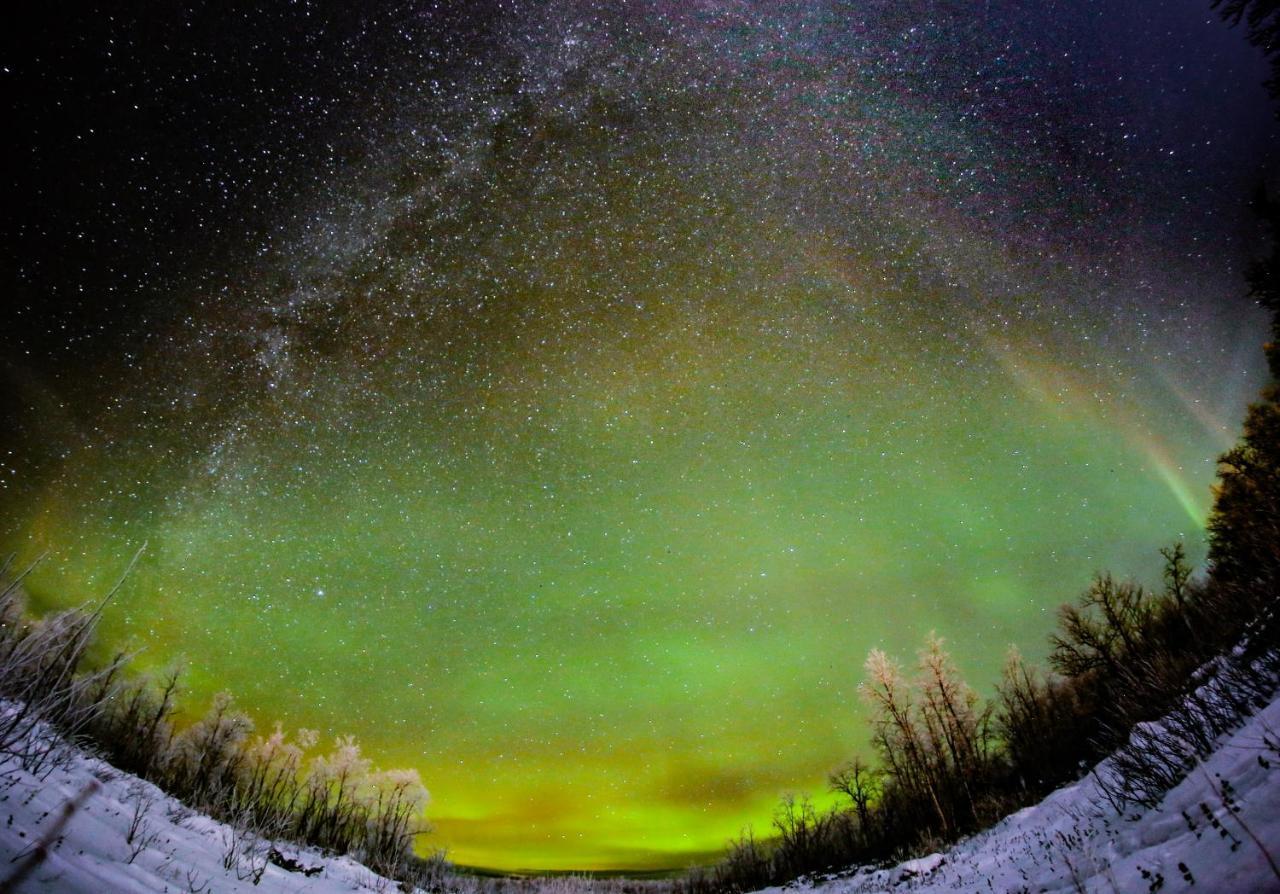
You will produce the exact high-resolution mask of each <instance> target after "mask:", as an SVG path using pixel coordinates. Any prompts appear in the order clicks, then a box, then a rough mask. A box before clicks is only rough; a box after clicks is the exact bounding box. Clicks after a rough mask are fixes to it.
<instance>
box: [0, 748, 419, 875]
mask: <svg viewBox="0 0 1280 894" xmlns="http://www.w3.org/2000/svg"><path fill="white" fill-rule="evenodd" d="M86 789H88V791H86ZM79 793H85V797H84V798H83V804H82V806H80V807H79V808H78V809H77V810H76V811H75V812H74V814H72V816H71V817H70V819H69V820H68V821H66V824H65V826H64V827H63V828H62V830H61V833H60V834H59V835H57V836H56V838H55V839H54V841H53V842H52V846H51V847H50V848H49V852H48V857H47V859H45V860H44V861H43V862H42V863H40V864H39V866H38V867H37V868H36V869H35V870H34V871H33V872H32V873H31V874H30V875H29V876H28V877H27V878H26V880H25V881H24V882H23V883H22V884H21V885H20V886H19V887H18V888H17V891H19V892H42V891H43V892H50V894H53V892H57V894H107V892H122V894H135V892H175V894H180V892H208V894H213V892H218V894H225V892H249V891H253V892H308V894H338V892H343V894H351V892H377V894H388V892H391V891H395V890H396V886H395V884H394V883H392V882H389V881H388V880H386V879H384V878H382V877H380V876H377V875H375V874H374V873H373V872H371V871H370V870H369V869H367V868H365V867H364V866H361V865H360V864H359V863H356V862H355V861H354V860H351V859H348V858H345V857H342V858H337V857H328V856H323V855H321V854H319V853H317V852H315V851H311V850H301V851H300V850H299V849H297V848H289V847H281V848H280V851H281V852H282V854H281V856H282V857H283V858H284V859H282V860H281V862H288V861H289V860H294V861H296V862H297V863H298V864H300V865H301V867H304V868H307V869H315V868H316V867H320V869H319V871H318V872H314V873H313V874H312V875H310V876H307V875H305V874H304V873H303V872H301V871H297V872H291V871H288V870H286V869H284V868H282V867H281V866H278V865H274V864H272V863H271V862H269V861H268V860H267V854H268V846H267V845H266V843H264V842H258V841H254V840H246V838H245V837H244V836H237V834H236V833H235V832H234V831H233V830H232V829H231V828H230V827H228V826H225V825H223V824H222V823H219V822H216V821H214V820H212V819H209V818H208V817H205V816H201V815H198V814H195V813H193V812H192V811H191V810H189V809H188V808H186V807H184V806H183V805H181V804H179V803H178V802H177V801H175V800H174V799H172V798H169V797H167V796H165V795H164V794H163V793H162V792H161V791H160V790H159V789H157V788H156V787H155V786H153V785H151V784H150V783H148V782H143V781H142V780H140V779H138V778H137V777H134V776H130V775H128V774H125V773H121V772H120V771H118V770H116V769H114V768H113V767H111V766H110V765H108V764H106V763H104V762H102V761H101V760H97V759H95V758H92V757H89V756H87V755H84V754H78V753H77V754H74V755H73V756H72V757H71V759H70V762H69V764H68V765H67V766H66V767H63V768H59V769H55V770H54V771H53V772H52V773H51V774H49V775H48V777H47V778H45V779H44V780H41V779H38V778H36V777H34V776H32V775H31V774H30V773H26V772H23V771H22V770H19V769H16V768H15V767H14V766H13V765H12V764H11V763H0V889H2V883H3V881H4V880H5V879H6V878H8V877H9V876H10V873H12V872H13V871H14V869H15V868H16V867H17V866H18V865H19V864H20V863H21V862H22V861H23V859H24V857H25V856H26V855H27V854H29V853H30V852H31V850H32V849H33V848H34V846H35V845H36V843H37V842H39V841H40V839H42V838H44V837H46V836H47V835H49V830H50V829H51V828H52V827H53V826H54V824H55V823H57V822H58V821H59V817H60V814H61V813H62V811H63V808H64V806H65V805H66V804H68V802H70V801H71V800H72V799H73V798H75V797H76V796H77V794H79ZM131 828H132V832H133V834H132V836H131V835H130V831H131ZM130 837H132V842H130ZM258 873H261V875H260V880H259V883H258V884H257V885H256V886H255V885H254V876H255V875H257V874H258Z"/></svg>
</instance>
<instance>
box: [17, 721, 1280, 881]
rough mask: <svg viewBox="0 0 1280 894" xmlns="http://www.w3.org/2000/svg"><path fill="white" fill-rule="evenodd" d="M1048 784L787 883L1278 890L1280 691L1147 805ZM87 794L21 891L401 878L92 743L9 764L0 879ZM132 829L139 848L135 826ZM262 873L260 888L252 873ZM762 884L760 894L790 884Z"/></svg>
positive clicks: (1085, 784) (1088, 785) (1080, 786)
mask: <svg viewBox="0 0 1280 894" xmlns="http://www.w3.org/2000/svg"><path fill="white" fill-rule="evenodd" d="M1107 772H1108V762H1107V761H1104V762H1103V763H1101V764H1099V765H1098V767H1096V768H1095V769H1094V771H1093V773H1091V774H1090V775H1089V776H1087V777H1085V778H1084V779H1083V780H1081V781H1080V782H1077V783H1076V784H1074V785H1070V786H1067V787H1065V788H1062V789H1059V790H1058V791H1056V792H1054V793H1053V794H1052V795H1050V796H1049V797H1048V798H1046V799H1045V800H1044V801H1042V802H1041V803H1040V804H1038V805H1036V806H1034V807H1029V808H1027V809H1025V810H1022V811H1020V812H1018V813H1016V814H1014V815H1013V816H1010V817H1007V818H1006V819H1005V820H1003V821H1002V822H1000V823H999V824H997V825H996V826H994V827H993V828H991V829H990V830H988V831H986V832H984V833H982V834H980V835H977V836H975V837H973V838H971V839H969V840H967V841H964V842H961V843H960V844H958V845H956V846H955V847H953V848H951V849H950V850H948V851H946V852H944V853H939V854H933V855H930V856H927V857H922V858H919V859H916V860H912V861H909V862H907V863H903V864H901V865H899V866H896V867H894V868H892V869H879V870H867V869H863V870H858V871H856V872H853V873H846V874H843V875H839V876H834V877H826V878H822V879H810V880H804V881H801V882H798V883H795V884H793V885H790V886H788V889H787V890H788V892H789V894H796V892H799V894H807V892H813V894H873V892H887V891H893V892H904V891H919V892H930V891H992V892H1019V891H1024V892H1040V891H1044V892H1059V891H1066V892H1077V891H1089V892H1092V891H1106V892H1124V894H1127V892H1145V891H1150V892H1155V891H1166V892H1170V891H1183V890H1188V889H1193V890H1195V891H1215V892H1228V894H1229V892H1249V894H1256V892H1267V891H1280V874H1278V873H1280V870H1276V869H1274V868H1273V866H1272V864H1271V863H1270V862H1269V859H1274V860H1280V699H1277V700H1275V701H1273V702H1272V703H1271V704H1270V705H1269V706H1268V707H1267V708H1265V709H1264V710H1262V711H1261V712H1259V713H1258V714H1257V715H1255V716H1254V717H1253V718H1251V719H1250V720H1249V721H1248V722H1247V723H1245V724H1244V725H1243V726H1242V727H1241V728H1240V729H1239V730H1238V731H1236V732H1235V733H1233V734H1231V735H1229V736H1227V737H1225V738H1224V740H1223V742H1222V743H1221V745H1220V747H1219V748H1218V750H1217V751H1216V752H1215V753H1214V754H1213V755H1211V756H1210V757H1209V758H1208V759H1207V760H1206V761H1204V762H1203V763H1201V764H1200V765H1198V766H1197V767H1196V768H1195V769H1194V770H1192V772H1191V773H1190V774H1189V775H1188V776H1187V778H1186V779H1185V780H1183V782H1182V783H1181V784H1180V785H1178V786H1177V787H1176V788H1174V789H1173V790H1171V791H1170V792H1169V793H1168V794H1167V795H1166V796H1165V798H1164V799H1163V800H1162V801H1161V802H1160V803H1159V804H1158V805H1157V806H1156V807H1155V808H1153V809H1151V810H1149V811H1139V810H1136V809H1130V810H1126V811H1125V813H1124V814H1119V813H1117V811H1116V810H1115V809H1114V807H1112V806H1111V805H1110V803H1109V802H1108V801H1107V799H1106V798H1105V797H1104V796H1103V794H1102V792H1101V790H1100V788H1099V785H1098V776H1099V775H1103V776H1105V774H1106V773H1107ZM87 787H89V788H93V790H92V792H91V793H88V794H87V795H86V796H85V798H84V802H83V805H82V806H81V807H80V808H79V809H77V810H76V811H75V812H74V813H73V814H72V816H71V817H70V819H69V820H68V821H67V822H66V825H65V827H64V828H63V829H62V830H61V833H60V834H59V835H57V836H56V837H55V838H56V840H55V841H54V843H53V845H52V846H51V848H50V850H49V855H48V858H47V859H46V860H45V861H44V862H43V863H41V864H40V865H39V866H38V868H36V870H35V871H34V872H33V873H32V874H31V875H30V876H29V877H28V878H27V879H26V881H25V882H23V883H22V885H21V886H20V887H19V888H18V890H19V891H22V892H38V891H50V892H59V894H62V892H65V894H101V892H123V894H135V892H191V891H196V892H199V891H209V892H213V891H217V892H249V891H254V892H314V894H330V892H332V894H336V892H344V894H348V892H377V894H390V892H391V891H394V890H395V889H396V886H395V885H394V884H393V883H392V882H390V881H388V880H386V879H384V878H381V877H379V876H377V875H375V874H374V873H373V872H372V871H370V870H369V869H367V868H366V867H364V866H361V865H360V864H359V863H357V862H355V861H354V860H352V859H350V858H346V857H333V856H329V855H325V854H321V853H319V852H317V851H315V850H312V849H299V848H289V847H284V846H281V847H280V851H281V852H282V854H281V856H282V857H283V858H284V859H282V860H281V861H280V862H291V861H296V862H294V863H293V865H294V867H295V869H301V868H309V869H316V868H317V867H318V868H319V871H318V872H316V873H315V874H313V875H311V876H307V875H304V874H303V873H302V872H301V871H290V870H288V869H285V868H284V867H282V866H279V865H275V864H274V863H271V862H268V861H267V859H266V855H267V848H268V845H267V844H266V843H265V842H258V841H252V840H249V841H246V840H245V839H244V838H243V836H242V837H240V838H237V836H236V833H235V832H234V831H233V830H232V829H230V828H229V827H227V826H225V825H223V824H222V823H219V822H216V821H214V820H212V819H209V818H208V817H204V816H200V815H197V814H195V813H193V812H192V811H190V810H189V809H188V808H186V807H184V806H183V805H181V804H179V803H178V802H177V801H175V800H174V799H172V798H169V797H167V796H165V795H164V794H163V793H162V792H160V791H159V790H158V789H156V788H155V787H154V786H152V785H150V784H149V783H146V782H143V781H142V780H139V779H137V778H136V777H133V776H129V775H128V774H124V773H121V772H119V771H118V770H115V769H114V768H112V767H111V766H109V765H108V764H106V763H104V762H102V761H101V760H98V759H96V758H94V757H92V756H89V755H87V754H84V753H82V752H72V753H71V756H70V757H69V759H68V761H66V762H65V765H63V766H59V767H57V768H56V769H54V770H53V771H52V772H50V773H49V774H48V775H47V776H46V777H45V778H43V779H41V778H37V777H35V776H33V775H32V774H30V773H27V772H25V771H23V770H21V769H19V768H17V767H16V766H15V765H14V764H13V763H12V762H11V761H10V762H7V763H6V762H0V884H2V880H3V879H4V878H5V877H6V876H7V875H8V874H9V873H10V872H11V871H12V870H13V868H14V867H15V866H17V865H18V864H19V863H20V862H21V861H22V860H23V857H24V855H26V854H28V853H30V851H31V850H32V848H33V847H34V845H35V843H36V842H37V841H38V840H39V839H41V838H42V837H44V836H47V835H49V833H50V829H51V828H52V827H54V825H55V824H56V823H58V822H59V818H60V814H61V813H62V812H63V809H64V805H66V804H67V803H68V802H70V801H72V800H73V799H75V798H76V796H77V794H78V793H82V792H84V791H85V789H86V788H87ZM131 827H133V829H134V834H133V835H132V843H131V842H130V837H131V836H130V834H129V833H130V829H131ZM256 872H261V878H260V880H259V882H258V884H256V885H255V884H254V878H253V875H254V874H255V873H256ZM781 891H782V889H778V888H771V889H766V891H765V892H762V894H781Z"/></svg>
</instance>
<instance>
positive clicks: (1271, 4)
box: [1212, 0, 1280, 97]
mask: <svg viewBox="0 0 1280 894" xmlns="http://www.w3.org/2000/svg"><path fill="white" fill-rule="evenodd" d="M1212 8H1213V9H1216V10H1217V11H1218V13H1219V14H1220V15H1221V16H1222V17H1223V18H1224V19H1225V20H1226V21H1227V23H1228V24H1229V25H1231V26H1232V27H1233V28H1234V27H1235V26H1237V25H1239V24H1240V23H1241V22H1243V23H1244V24H1245V28H1246V31H1247V36H1248V40H1249V43H1251V44H1253V45H1254V46H1255V47H1258V48H1259V49H1260V50H1262V52H1263V55H1265V56H1266V57H1267V60H1268V61H1269V62H1270V63H1271V77H1270V78H1269V79H1268V80H1267V82H1266V87H1267V89H1268V90H1269V91H1270V92H1271V95H1272V96H1273V97H1275V96H1280V0H1213V5H1212Z"/></svg>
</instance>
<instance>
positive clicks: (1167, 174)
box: [0, 0, 1275, 869]
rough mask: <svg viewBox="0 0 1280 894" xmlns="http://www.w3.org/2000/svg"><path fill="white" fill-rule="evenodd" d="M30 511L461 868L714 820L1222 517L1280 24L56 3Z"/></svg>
mask: <svg viewBox="0 0 1280 894" xmlns="http://www.w3.org/2000/svg"><path fill="white" fill-rule="evenodd" d="M45 6H46V7H48V8H47V9H45V10H44V12H43V13H42V14H43V15H45V16H46V17H47V18H46V20H45V21H43V22H38V23H32V24H30V25H28V26H27V27H26V29H25V30H24V29H22V28H11V29H9V31H10V33H9V34H8V35H7V37H6V38H5V40H6V42H7V44H8V45H6V46H5V48H4V58H3V62H2V71H0V78H2V79H3V80H2V81H0V83H3V85H4V87H3V89H4V91H5V95H6V98H7V102H6V107H7V108H6V119H7V121H6V128H5V130H6V134H7V139H6V141H5V143H6V145H5V149H4V151H5V152H6V154H7V155H8V156H9V158H8V161H7V163H6V165H5V169H4V170H5V172H4V175H3V189H4V206H5V208H6V209H7V211H6V215H5V219H4V220H3V222H2V223H0V227H2V228H3V244H2V246H0V251H2V252H3V257H2V261H0V262H2V263H3V277H4V278H3V283H4V288H5V290H6V295H5V298H4V300H3V302H0V383H2V386H0V388H2V390H0V410H2V411H3V413H4V417H3V418H4V420H5V421H4V424H3V428H2V429H0V548H3V549H4V550H5V551H8V550H16V551H18V552H19V554H20V559H29V558H33V557H34V556H36V555H37V554H39V553H41V552H42V551H45V550H47V551H48V556H47V558H46V559H45V560H44V562H43V564H42V565H41V566H40V569H39V570H38V572H37V573H36V574H35V575H34V576H33V578H32V582H31V586H30V588H29V589H30V591H31V595H32V598H33V601H34V603H35V604H36V606H38V607H40V608H48V607H52V606H61V605H71V604H77V603H79V602H81V601H83V600H84V599H87V598H89V597H90V596H93V595H95V594H101V593H103V592H105V590H106V589H107V588H108V587H109V586H110V585H111V583H113V582H114V580H115V578H116V577H117V576H118V575H119V574H120V572H121V571H122V570H123V568H124V567H125V565H126V564H127V562H128V559H129V557H130V556H132V555H133V553H134V552H135V551H136V550H137V549H138V548H139V547H140V546H141V545H142V543H143V542H146V543H147V550H146V552H145V554H144V556H143V558H142V560H141V562H140V565H139V567H138V569H137V571H136V572H135V573H134V575H133V576H132V577H131V578H130V580H129V581H128V583H127V585H126V586H125V588H124V590H123V592H122V593H121V595H120V597H119V598H118V600H117V602H115V603H114V604H113V606H112V608H111V609H110V611H109V612H108V615H107V617H106V621H105V626H104V635H105V636H106V637H107V639H108V640H109V641H111V642H113V643H120V642H127V643H129V644H132V645H133V646H136V647H137V648H139V649H140V650H141V652H140V655H139V658H138V663H139V665H140V666H142V667H144V668H147V667H155V668H158V667H163V666H165V665H167V664H168V663H169V662H171V661H173V660H175V659H177V658H182V659H184V660H185V662H186V665H187V667H188V669H189V673H188V686H189V696H188V702H189V704H190V705H191V706H192V708H193V710H194V709H198V708H199V706H200V705H201V704H202V703H203V702H204V701H206V700H207V698H208V696H209V695H210V694H212V693H213V692H216V691H218V690H220V689H224V688H225V689H229V690H231V691H232V692H233V693H235V694H236V696H237V698H238V701H239V703H240V704H241V705H242V706H243V707H245V708H246V709H247V710H249V711H250V712H251V713H252V715H253V716H254V717H255V718H256V719H257V720H258V722H259V723H260V725H262V726H267V725H269V723H270V722H271V721H272V720H274V719H276V718H280V719H282V720H284V721H285V723H286V724H287V725H290V726H308V727H314V728H318V729H320V730H321V732H322V733H323V734H324V735H326V736H328V735H333V734H337V733H344V732H350V733H354V734H356V735H357V736H358V737H359V738H360V740H361V741H362V742H363V743H364V745H365V748H366V750H367V751H368V752H369V753H370V754H371V755H372V756H373V757H374V758H375V759H376V760H377V761H378V762H379V763H380V764H382V765H384V766H389V765H391V766H394V765H412V766H414V767H417V768H418V769H419V770H420V771H421V773H422V775H423V778H424V780H425V782H426V784H427V786H428V788H429V789H430V790H431V792H432V795H433V803H432V806H431V808H430V811H429V812H430V816H431V818H432V821H433V823H434V824H435V826H436V832H435V833H434V834H433V835H432V836H431V837H430V838H429V839H427V840H426V841H424V843H423V845H424V847H425V848H428V849H429V848H432V847H439V846H447V847H448V848H449V849H450V856H451V857H452V858H453V859H454V860H456V861H458V862H461V863H467V864H477V865H484V866H492V867H502V868H516V867H525V868H546V867H553V868H561V869H568V868H576V869H593V868H610V867H632V868H637V867H665V866H679V865H687V864H688V863H690V862H691V861H693V860H695V859H698V858H700V857H701V856H703V855H705V854H707V853H709V852H713V851H715V850H717V849H718V848H719V847H721V846H722V845H723V844H724V842H725V840H726V839H727V838H729V837H731V836H733V835H735V834H736V833H737V832H738V831H739V830H740V829H741V828H742V827H743V826H744V825H746V824H747V823H755V824H756V825H757V828H758V829H760V830H763V828H764V826H765V825H767V822H768V818H769V815H770V812H771V810H772V807H773V806H774V804H775V803H776V801H777V798H778V797H779V795H781V794H782V793H784V792H812V793H820V792H821V791H822V789H823V780H824V778H825V775H826V773H827V772H828V771H829V770H831V769H832V768H834V767H835V766H836V765H838V764H840V763H841V762H843V761H844V760H846V759H848V758H850V757H851V756H853V755H854V754H855V753H862V754H864V755H867V754H869V751H870V749H869V747H868V742H867V740H868V730H867V728H866V726H865V724H864V720H863V714H862V708H861V706H860V704H859V701H858V698H857V692H856V688H857V684H858V682H859V680H860V678H861V673H862V671H861V665H862V661H863V659H864V657H865V655H866V652H867V650H868V649H869V648H872V647H881V648H886V649H887V650H889V651H890V652H893V653H897V654H899V655H900V656H903V657H905V658H909V657H910V656H911V654H912V653H913V652H914V650H915V649H916V647H917V646H918V645H919V644H920V643H921V641H922V639H923V637H924V636H925V634H926V633H927V632H928V631H930V630H932V629H936V630H937V631H938V632H939V633H940V634H942V635H943V636H944V637H946V638H947V640H948V641H949V643H950V646H951V648H952V649H953V650H954V652H955V654H956V656H957V658H958V660H959V663H960V664H961V667H962V668H963V669H964V670H965V671H966V673H967V674H968V676H969V678H970V679H971V681H972V682H973V683H974V684H975V685H977V686H979V688H981V689H983V690H988V689H989V687H990V685H991V683H992V682H993V681H994V680H995V677H996V674H997V673H998V669H999V667H1000V665H1001V663H1002V662H1003V657H1004V652H1005V649H1006V646H1007V645H1008V644H1010V643H1016V644H1018V645H1019V646H1020V648H1022V649H1023V651H1024V652H1026V653H1028V654H1030V655H1036V656H1038V655H1042V654H1043V653H1044V651H1045V645H1044V644H1045V640H1046V637H1047V635H1048V633H1049V632H1050V630H1051V627H1052V623H1053V611H1054V609H1055V608H1056V606H1057V605H1059V604H1060V603H1062V602H1064V601H1067V600H1070V599H1073V598H1074V597H1075V595H1076V594H1077V593H1078V592H1079V591H1080V590H1081V589H1082V588H1083V587H1084V586H1085V585H1086V584H1087V583H1088V580H1089V578H1090V576H1091V575H1092V573H1093V572H1095V571H1097V570H1101V569H1110V570H1113V571H1115V572H1117V573H1120V574H1134V575H1138V576H1142V577H1145V578H1147V579H1153V578H1154V577H1155V575H1156V571H1157V569H1158V560H1159V556H1158V554H1157V550H1158V548H1159V547H1161V546H1163V545H1167V544H1169V543H1171V542H1172V541H1174V540H1176V539H1178V538H1182V539H1184V540H1185V541H1186V542H1187V543H1188V546H1189V550H1190V552H1191V553H1192V554H1193V556H1195V557H1197V558H1202V557H1203V554H1204V546H1203V538H1204V531H1203V525H1204V520H1205V514H1206V512H1207V509H1208V506H1209V502H1210V490H1209V486H1210V483H1211V481H1212V478H1213V471H1214V460H1215V457H1216V456H1217V454H1218V453H1220V452H1221V451H1222V450H1223V449H1225V448H1226V447H1227V446H1228V445H1230V443H1231V442H1232V440H1233V437H1234V433H1235V431H1236V430H1237V427H1238V424H1239V420H1240V418H1241V415H1242V412H1243V408H1244V406H1245V404H1246V402H1247V401H1248V399H1249V398H1250V396H1251V395H1252V394H1253V393H1255V392H1256V390H1257V388H1258V387H1259V386H1260V385H1261V383H1262V380H1263V364H1262V358H1261V352H1260V350H1259V347H1260V344H1261V342H1262V340H1263V339H1264V337H1265V329H1264V317H1263V315H1262V314H1261V313H1260V312H1258V311H1256V310H1255V309H1253V308H1252V306H1251V304H1250V303H1249V302H1248V301H1247V300H1246V299H1245V297H1244V292H1245V287H1244V284H1243V277H1242V274H1241V271H1242V270H1243V268H1244V265H1245V262H1246V259H1247V256H1248V254H1249V252H1250V251H1251V250H1253V248H1254V247H1255V240H1256V237H1255V236H1254V235H1253V232H1254V228H1253V225H1252V222H1251V219H1250V216H1249V212H1248V210H1247V207H1246V205H1247V200H1248V198H1249V196H1250V194H1251V192H1252V191H1253V190H1254V188H1255V187H1256V186H1257V184H1258V183H1260V182H1261V181H1262V179H1263V171H1264V164H1265V161H1266V158H1267V157H1268V154H1269V152H1270V151H1271V148H1272V147H1273V145H1274V137H1275V129H1274V126H1273V112H1272V109H1271V108H1270V106H1269V105H1268V102H1267V99H1266V96H1265V94H1264V92H1263V90H1262V89H1261V87H1260V86H1258V85H1259V84H1260V82H1261V81H1262V80H1263V79H1264V78H1265V76H1266V73H1267V71H1266V65H1265V63H1264V62H1263V61H1262V60H1261V58H1260V57H1259V56H1258V55H1257V54H1256V53H1255V52H1254V51H1252V50H1250V49H1248V48H1247V47H1246V46H1245V45H1244V43H1243V39H1242V36H1241V35H1240V34H1239V33H1237V32H1233V31H1231V30H1229V29H1227V28H1226V27H1225V26H1224V25H1223V24H1221V23H1220V22H1218V21H1217V20H1216V19H1215V18H1214V16H1213V14H1212V13H1211V11H1210V10H1209V9H1208V8H1207V7H1208V0H1160V2H1156V0H1141V2H1135V0H1056V2H1053V0H1046V2H1042V3H1035V4H1026V3H1015V2H1012V0H987V2H973V0H964V2H961V0H945V2H944V0H939V2H923V0H915V2H901V0H899V2H884V0H866V2H851V0H845V2H837V0H804V2H800V0H796V2H783V0H779V2H757V0H725V2H710V0H700V2H680V3H677V2H672V0H634V2H615V3H604V2H595V3H588V2H568V0H566V2H549V3H519V2H493V3H447V2H446V3H428V2H421V3H416V4H413V3H400V4H386V3H384V4H359V3H350V4H334V6H333V8H330V7H329V6H327V5H324V4H319V3H304V2H293V3H284V2H281V3H277V4H271V5H266V6H265V7H264V8H247V7H240V8H238V7H239V5H238V4H223V3H213V2H210V3H194V4H193V3H184V4H128V5H127V6H129V7H131V8H130V9H119V8H117V7H118V6H122V5H121V4H103V5H102V6H101V7H96V6H94V5H92V4H79V5H75V4H73V5H71V6H69V7H59V5H58V4H45Z"/></svg>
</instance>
